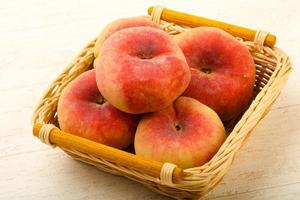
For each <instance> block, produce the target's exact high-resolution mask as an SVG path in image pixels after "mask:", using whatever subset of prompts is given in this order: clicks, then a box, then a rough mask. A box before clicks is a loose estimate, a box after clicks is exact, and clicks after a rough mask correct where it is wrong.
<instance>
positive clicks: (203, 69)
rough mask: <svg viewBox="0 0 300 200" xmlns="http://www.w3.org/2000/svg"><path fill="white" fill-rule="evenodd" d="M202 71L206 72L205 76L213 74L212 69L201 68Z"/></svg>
mask: <svg viewBox="0 0 300 200" xmlns="http://www.w3.org/2000/svg"><path fill="white" fill-rule="evenodd" d="M201 71H202V72H204V73H205V74H211V72H212V70H211V68H201Z"/></svg>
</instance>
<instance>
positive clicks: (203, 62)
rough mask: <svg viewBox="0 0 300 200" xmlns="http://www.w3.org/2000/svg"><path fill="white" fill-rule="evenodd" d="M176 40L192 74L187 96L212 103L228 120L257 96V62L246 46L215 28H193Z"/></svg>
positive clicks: (211, 105)
mask: <svg viewBox="0 0 300 200" xmlns="http://www.w3.org/2000/svg"><path fill="white" fill-rule="evenodd" d="M175 40H176V42H177V44H178V45H179V46H180V48H181V49H182V51H183V53H184V55H185V57H186V60H187V62H188V64H189V66H190V69H191V73H192V79H191V82H190V84H189V86H188V88H187V90H186V91H185V92H184V94H183V95H185V96H189V97H192V98H195V99H197V100H199V101H200V102H202V103H204V104H206V105H208V106H209V107H211V108H212V109H214V110H215V111H216V112H217V113H218V114H219V116H220V117H221V119H222V120H223V121H225V122H226V121H228V120H230V119H233V118H235V117H237V116H238V115H239V114H240V113H241V112H242V111H243V110H244V109H245V108H247V106H248V105H249V102H250V100H251V98H252V95H253V87H254V82H255V65H254V61H253V58H252V57H251V54H250V53H249V51H248V49H247V48H246V46H245V45H243V44H241V43H240V42H239V41H237V40H236V39H235V38H234V37H233V36H231V35H230V34H228V33H226V32H225V31H223V30H220V29H217V28H213V27H200V28H194V29H191V30H190V31H186V32H184V33H181V34H179V35H177V36H175Z"/></svg>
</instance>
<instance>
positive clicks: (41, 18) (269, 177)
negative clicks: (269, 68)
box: [0, 0, 300, 200]
mask: <svg viewBox="0 0 300 200" xmlns="http://www.w3.org/2000/svg"><path fill="white" fill-rule="evenodd" d="M154 4H160V5H164V6H167V7H170V8H172V9H177V10H181V11H185V12H190V13H192V14H197V15H201V16H206V17H209V18H214V19H220V20H223V21H227V22H230V23H234V24H238V25H243V26H248V27H252V28H255V29H264V30H268V31H270V32H272V33H274V34H276V35H277V37H278V43H277V46H279V47H281V48H282V49H284V50H285V51H286V52H287V53H288V54H289V55H290V57H291V58H292V61H293V64H294V71H293V73H292V75H291V77H290V79H289V82H288V84H287V86H286V87H285V88H284V90H283V92H282V94H281V96H280V97H279V99H278V100H277V102H276V103H275V105H274V106H273V108H272V110H271V112H270V113H269V115H268V116H267V117H266V118H265V119H264V120H263V121H262V122H261V123H260V125H259V126H258V127H257V128H256V129H255V131H254V133H253V134H252V136H251V137H250V138H249V141H248V143H247V144H246V145H245V146H244V147H243V148H242V150H241V151H240V153H239V154H238V156H237V157H236V159H235V161H234V163H233V165H232V166H231V168H230V170H229V172H228V173H227V175H226V176H225V178H224V180H223V181H222V182H221V183H220V184H219V185H218V186H217V187H216V188H215V190H213V191H212V192H211V193H210V194H209V195H208V196H206V197H205V199H299V196H300V84H299V73H300V70H299V68H298V66H299V64H300V27H299V21H300V14H299V11H300V4H299V1H297V0H286V1H282V0H276V1H271V0H268V1H267V0H265V1H259V2H257V1H242V0H240V1H238V0H235V1H221V0H220V1H216V0H210V1H178V2H177V3H173V2H172V1H155V3H154ZM150 5H152V4H150V3H146V1H138V0H136V1H121V0H120V1H115V0H109V1H96V0H94V1H83V0H82V1H79V0H69V1H59V0H52V1H38V0H27V1H7V0H5V1H4V0H0V127H1V128H0V199H5V200H7V199H10V200H11V199H30V200H34V199H45V200H48V199H61V200H68V199H112V200H121V199H122V200H123V199H128V200H131V199H148V200H154V199H168V198H166V197H163V196H161V195H158V194H155V193H153V192H152V191H150V190H148V189H147V188H145V187H144V186H142V185H141V184H138V183H135V182H133V181H130V180H127V179H125V178H122V177H117V176H114V175H110V174H107V173H103V172H100V171H98V170H96V169H95V168H93V167H90V166H88V165H85V164H82V163H79V162H77V161H74V160H72V159H71V158H70V157H68V156H67V155H65V154H64V153H63V152H62V151H60V150H59V149H52V148H50V147H48V146H46V145H44V144H42V143H40V142H39V141H38V140H37V139H36V138H34V137H33V136H32V134H31V127H30V118H31V114H32V112H33V107H34V105H35V104H36V102H37V101H38V100H39V98H40V97H41V94H42V93H43V91H44V90H45V89H46V87H47V86H48V85H49V84H50V82H51V81H52V80H53V79H54V78H55V77H56V76H57V75H58V74H59V73H60V71H62V69H63V68H64V67H65V66H66V65H67V64H68V62H70V61H71V60H72V59H73V57H74V56H75V55H76V54H77V53H78V52H79V50H80V49H81V48H82V47H83V46H85V45H86V44H87V42H88V41H90V40H91V39H93V38H94V37H95V36H96V35H97V34H98V32H99V31H100V30H101V28H102V27H103V26H104V25H105V24H106V23H108V22H110V21H111V20H113V19H116V18H121V17H128V16H133V15H143V14H145V13H146V9H147V7H148V6H150Z"/></svg>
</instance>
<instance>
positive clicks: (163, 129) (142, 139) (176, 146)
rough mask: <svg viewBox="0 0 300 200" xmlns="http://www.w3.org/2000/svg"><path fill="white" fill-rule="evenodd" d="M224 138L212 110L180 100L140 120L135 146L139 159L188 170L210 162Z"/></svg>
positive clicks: (217, 119) (216, 116)
mask: <svg viewBox="0 0 300 200" xmlns="http://www.w3.org/2000/svg"><path fill="white" fill-rule="evenodd" d="M225 138H226V135H225V129H224V126H223V124H222V122H221V120H220V118H219V117H218V115H217V114H216V113H215V112H214V111H213V110H212V109H210V108H209V107H208V106H206V105H204V104H202V103H200V102H199V101H197V100H195V99H193V98H190V97H183V96H181V97H179V98H178V99H177V100H176V101H175V102H174V103H173V105H171V106H169V107H168V108H166V109H164V110H161V111H158V112H154V113H149V114H145V115H144V116H143V118H142V120H141V121H140V123H139V125H138V128H137V131H136V135H135V140H134V145H135V151H136V154H137V155H139V156H142V157H144V158H148V159H154V160H158V161H161V162H170V163H174V164H176V165H177V166H179V167H182V168H190V167H195V166H200V165H202V164H204V163H206V162H207V161H209V160H210V159H211V158H212V157H213V155H214V154H215V153H216V152H217V151H218V149H219V147H220V146H221V145H222V143H223V142H224V140H225Z"/></svg>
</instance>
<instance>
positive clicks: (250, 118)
mask: <svg viewBox="0 0 300 200" xmlns="http://www.w3.org/2000/svg"><path fill="white" fill-rule="evenodd" d="M160 14H161V10H160V8H157V9H156V11H155V12H153V15H152V16H151V19H152V20H153V21H154V22H156V23H158V24H159V25H160V26H161V28H162V29H163V30H164V31H166V32H168V33H169V34H170V35H174V34H178V33H180V32H183V31H186V30H188V29H189V27H183V26H180V25H177V24H174V23H170V22H167V21H163V20H160ZM266 35H267V33H266V32H261V31H257V34H256V37H255V40H254V41H243V40H242V39H240V38H237V39H238V40H239V41H240V42H241V43H244V44H245V45H246V46H247V47H248V49H249V51H250V52H251V54H252V56H253V58H254V61H255V64H256V83H255V91H256V93H255V95H256V96H255V98H254V99H253V101H252V103H251V105H250V107H249V108H248V109H247V111H246V112H245V113H244V114H243V115H242V116H241V117H240V118H239V120H236V121H235V123H234V124H233V126H232V128H231V129H230V130H231V132H230V134H229V136H228V138H227V139H226V141H225V142H224V144H223V145H222V146H221V148H220V149H219V151H218V152H217V154H216V155H215V156H214V157H213V158H212V159H211V160H210V161H209V162H208V163H206V164H204V165H203V166H200V167H195V168H190V169H185V170H183V172H184V173H183V177H182V179H181V180H179V181H176V182H174V181H173V179H172V173H173V170H174V168H175V166H174V165H171V164H168V163H167V164H164V165H163V167H162V170H161V173H160V177H154V176H152V175H149V173H146V172H144V171H143V170H138V169H137V168H132V167H128V166H126V165H123V164H120V163H118V162H112V161H108V160H106V159H104V158H102V157H101V155H91V154H87V153H84V152H81V151H79V150H78V149H76V148H65V147H61V148H62V149H63V150H64V151H65V152H66V153H68V154H69V155H71V156H72V157H73V158H75V159H77V160H80V161H83V162H85V163H88V164H91V165H94V166H96V167H97V168H99V169H101V170H103V171H107V172H110V173H113V174H118V175H122V176H126V177H128V178H130V179H133V180H135V181H138V182H141V183H143V184H145V185H146V186H148V187H150V188H151V189H154V190H155V191H157V192H159V193H162V194H164V195H167V196H171V197H175V198H180V199H181V198H198V197H199V196H203V195H204V194H206V193H207V192H208V191H210V190H211V189H212V188H213V187H214V186H215V185H216V184H217V183H218V182H219V181H220V180H221V179H222V178H223V176H224V174H225V173H226V171H227V169H228V167H229V166H230V164H231V163H232V161H233V159H234V156H235V155H236V153H237V151H238V150H239V149H240V148H241V147H242V145H243V144H244V143H245V141H246V139H247V138H248V136H249V135H250V133H251V132H252V130H253V129H254V127H255V126H256V125H257V124H258V122H259V121H260V120H261V119H262V118H263V117H264V116H265V115H266V114H267V113H268V111H269V110H270V107H271V105H272V103H273V102H274V101H275V99H276V98H277V97H278V95H279V94H280V91H281V89H282V87H283V86H284V85H285V83H286V81H287V79H288V76H289V73H290V71H291V63H290V60H289V58H288V56H287V55H286V54H285V53H284V52H282V51H281V50H280V49H278V48H276V47H273V48H270V47H267V46H263V44H264V39H265V37H266ZM94 44H95V40H93V41H92V42H90V43H89V44H88V45H87V46H86V47H85V48H84V49H83V50H82V51H81V52H80V53H79V55H78V56H76V58H75V59H74V60H73V61H72V62H71V63H70V64H69V65H68V66H67V67H66V68H65V70H64V71H63V72H62V73H61V74H60V75H59V76H58V78H57V79H56V80H55V81H54V82H53V83H52V84H51V86H50V87H49V88H48V89H47V91H46V93H45V94H44V95H43V97H42V99H41V100H40V102H39V103H38V105H37V107H36V110H35V112H34V114H33V118H32V125H33V126H35V125H36V124H42V128H41V129H40V130H39V131H38V134H37V136H38V137H39V138H40V139H41V140H42V141H44V142H46V143H47V144H52V145H55V144H53V142H52V141H50V140H49V135H51V131H53V129H56V130H58V129H59V128H58V122H57V114H56V107H57V102H58V99H59V97H60V94H61V92H62V90H63V89H64V87H65V86H66V85H67V84H68V83H69V82H70V81H72V80H73V79H75V78H76V77H77V76H79V75H80V74H81V73H83V72H85V71H87V70H89V69H91V68H93V61H94V56H93V47H94ZM67 139H68V138H66V140H67ZM56 145H57V146H58V147H60V146H59V145H58V144H56ZM135 159H139V158H135Z"/></svg>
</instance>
